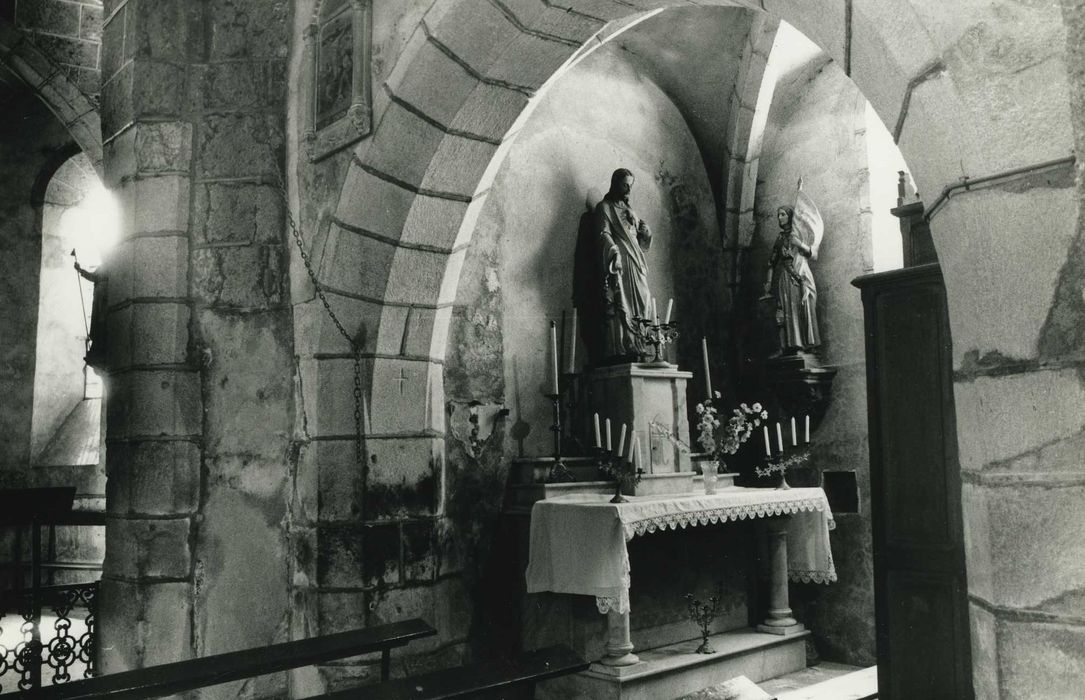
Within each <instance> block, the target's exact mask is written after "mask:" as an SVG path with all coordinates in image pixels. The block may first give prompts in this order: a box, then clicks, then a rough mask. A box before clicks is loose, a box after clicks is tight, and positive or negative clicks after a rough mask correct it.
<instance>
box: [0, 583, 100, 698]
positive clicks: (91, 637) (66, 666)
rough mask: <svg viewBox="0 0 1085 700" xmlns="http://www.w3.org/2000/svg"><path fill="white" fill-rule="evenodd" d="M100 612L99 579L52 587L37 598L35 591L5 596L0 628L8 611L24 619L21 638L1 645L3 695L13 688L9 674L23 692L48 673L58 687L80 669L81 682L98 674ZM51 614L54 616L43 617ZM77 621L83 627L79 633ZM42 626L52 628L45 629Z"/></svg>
mask: <svg viewBox="0 0 1085 700" xmlns="http://www.w3.org/2000/svg"><path fill="white" fill-rule="evenodd" d="M35 598H36V599H35ZM97 609H98V582H97V581H95V582H94V583H81V584H76V585H71V586H48V587H45V588H40V589H38V591H37V596H35V595H34V592H33V591H32V590H24V591H19V592H17V593H10V594H8V595H7V596H5V597H4V598H3V599H2V601H0V624H2V621H3V620H4V618H5V617H6V616H7V613H8V612H14V613H16V614H17V616H18V617H21V618H22V622H21V623H20V624H19V633H20V635H21V637H22V639H21V640H20V641H19V642H18V643H17V644H16V645H15V646H14V647H12V648H10V649H9V648H7V647H6V646H4V645H3V643H2V642H0V692H4V691H5V690H11V689H12V688H11V687H10V682H11V681H10V680H9V679H8V678H7V677H6V676H7V675H8V674H9V673H10V672H13V673H14V674H15V675H16V676H17V677H18V679H17V680H16V681H15V683H16V686H17V687H18V689H19V690H31V689H33V688H38V687H41V685H42V676H43V671H45V669H48V671H45V673H46V674H47V676H48V677H49V679H50V680H51V682H52V683H53V684H54V685H55V684H59V683H65V682H67V681H70V680H71V679H72V671H75V670H77V669H78V668H82V674H81V675H82V677H83V678H89V677H91V676H93V675H95V665H94V661H95V658H96V651H97V649H96V644H97V634H96V632H95V617H96V614H97ZM47 611H51V612H52V613H53V614H52V615H51V616H48V615H47V616H45V617H43V612H47ZM73 613H74V614H73ZM73 620H74V621H76V622H81V623H82V624H81V625H78V626H77V628H76V629H75V630H73ZM43 622H47V623H49V624H47V625H46V627H47V628H48V627H50V626H51V629H43ZM9 624H10V623H9ZM2 632H3V629H2V628H0V634H2ZM77 634H78V636H77ZM12 680H14V679H12ZM5 686H8V687H5Z"/></svg>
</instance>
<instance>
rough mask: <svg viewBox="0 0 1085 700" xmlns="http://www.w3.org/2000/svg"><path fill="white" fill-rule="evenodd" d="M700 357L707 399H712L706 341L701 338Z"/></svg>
mask: <svg viewBox="0 0 1085 700" xmlns="http://www.w3.org/2000/svg"><path fill="white" fill-rule="evenodd" d="M701 357H702V359H703V360H704V384H705V389H706V391H707V392H708V398H712V373H711V372H709V371H708V339H707V338H704V337H702V338H701Z"/></svg>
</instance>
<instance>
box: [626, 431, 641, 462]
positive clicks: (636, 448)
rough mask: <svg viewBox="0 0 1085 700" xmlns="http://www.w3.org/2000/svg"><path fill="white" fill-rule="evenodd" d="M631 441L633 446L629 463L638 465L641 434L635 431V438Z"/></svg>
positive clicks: (630, 449) (630, 450)
mask: <svg viewBox="0 0 1085 700" xmlns="http://www.w3.org/2000/svg"><path fill="white" fill-rule="evenodd" d="M630 443H631V445H632V446H631V447H630V448H629V463H630V464H632V465H633V466H634V467H636V466H637V459H638V457H639V455H638V454H637V453H638V452H640V449H639V448H640V435H637V434H636V433H634V434H633V439H632V440H631V441H630Z"/></svg>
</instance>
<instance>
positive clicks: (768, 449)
mask: <svg viewBox="0 0 1085 700" xmlns="http://www.w3.org/2000/svg"><path fill="white" fill-rule="evenodd" d="M763 427H764V430H765V456H766V457H771V456H772V443H771V442H769V427H768V426H767V425H766V426H763ZM595 428H596V430H595V435H596V442H598V441H599V438H598V436H599V426H598V425H596V426H595Z"/></svg>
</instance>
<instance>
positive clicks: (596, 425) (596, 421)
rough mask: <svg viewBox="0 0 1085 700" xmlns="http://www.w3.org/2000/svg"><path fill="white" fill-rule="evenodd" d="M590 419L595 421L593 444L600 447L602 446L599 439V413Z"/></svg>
mask: <svg viewBox="0 0 1085 700" xmlns="http://www.w3.org/2000/svg"><path fill="white" fill-rule="evenodd" d="M592 420H593V421H595V446H596V447H602V446H603V441H602V440H601V439H599V414H598V413H596V414H595V415H594V416H593V417H592Z"/></svg>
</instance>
